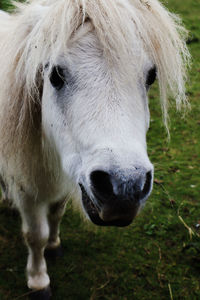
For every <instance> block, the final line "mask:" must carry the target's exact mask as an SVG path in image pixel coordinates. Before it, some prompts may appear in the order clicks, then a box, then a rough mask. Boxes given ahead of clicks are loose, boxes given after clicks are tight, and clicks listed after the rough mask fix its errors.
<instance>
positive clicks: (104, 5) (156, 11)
mask: <svg viewBox="0 0 200 300" xmlns="http://www.w3.org/2000/svg"><path fill="white" fill-rule="evenodd" d="M88 18H89V20H90V21H91V23H92V25H93V27H94V29H95V32H96V35H97V37H98V39H99V42H100V43H101V45H102V48H103V53H104V57H105V59H106V60H107V62H108V64H109V65H110V68H111V69H112V66H113V65H115V66H117V69H118V72H119V73H120V74H122V76H123V80H130V78H131V76H133V74H132V70H133V66H132V65H131V63H130V62H131V61H132V60H133V59H132V58H133V57H134V55H135V53H134V49H133V48H134V47H133V45H132V42H133V41H132V39H131V36H133V32H134V31H135V32H136V33H135V34H136V35H137V36H138V39H139V40H140V41H141V43H142V44H143V48H144V49H145V52H146V53H147V54H148V55H149V57H150V58H151V60H152V62H153V64H155V66H156V68H157V76H158V81H159V87H160V94H161V104H162V109H163V115H164V121H165V124H166V126H167V108H168V96H169V95H170V96H172V97H174V99H175V100H176V104H177V108H180V107H181V104H186V103H187V99H186V96H185V80H186V73H187V72H186V71H187V67H188V65H189V62H190V54H189V52H188V49H187V47H186V43H185V39H186V37H187V31H186V30H185V29H184V27H183V26H182V25H181V21H180V19H179V18H178V17H177V16H176V15H174V14H171V13H170V12H168V10H167V9H166V8H164V7H163V6H162V4H161V3H160V2H159V1H157V0H101V1H100V0H30V1H28V2H27V4H22V3H19V4H16V12H15V13H14V14H12V15H11V16H10V17H9V18H8V20H7V23H6V21H4V24H1V23H0V35H1V27H2V26H1V25H3V27H4V28H8V29H7V31H8V32H7V34H6V38H5V43H2V45H1V46H0V47H1V48H0V62H1V72H2V74H4V76H6V74H7V76H8V78H10V81H12V84H11V82H9V83H8V84H7V86H5V87H4V90H3V91H1V93H4V94H5V95H6V97H7V98H8V102H9V101H10V102H11V103H15V102H16V101H19V98H21V96H20V95H21V94H22V90H23V95H24V100H23V102H22V103H21V110H20V116H18V123H19V124H18V128H19V127H21V130H23V128H24V126H23V121H24V120H25V119H26V118H27V113H29V114H31V110H32V104H31V103H33V102H34V101H38V100H40V99H39V98H40V93H39V92H38V87H37V78H38V72H40V70H42V69H43V68H44V66H45V64H46V63H47V61H48V62H49V67H50V68H51V67H52V66H53V65H54V64H55V62H56V58H57V57H58V56H59V55H60V54H61V53H65V52H66V51H67V49H68V46H69V41H70V39H71V38H72V37H73V36H74V34H75V33H76V31H77V29H78V28H79V27H80V26H82V25H81V24H83V23H84V21H85V19H87V20H88ZM0 22H1V21H0ZM4 31H5V30H4ZM3 62H4V63H3ZM141 62H142V57H141ZM41 72H42V71H41ZM136 75H138V76H139V75H141V74H136ZM136 75H135V76H136ZM11 85H12V91H10V86H11ZM33 91H34V93H33ZM33 94H34V97H33V96H32V95H33ZM33 98H34V99H33ZM9 99H10V100H9ZM33 100H34V101H33Z"/></svg>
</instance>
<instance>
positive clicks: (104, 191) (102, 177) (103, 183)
mask: <svg viewBox="0 0 200 300" xmlns="http://www.w3.org/2000/svg"><path fill="white" fill-rule="evenodd" d="M90 180H91V183H92V188H93V189H94V190H95V192H97V193H98V195H99V196H110V195H112V193H113V187H112V183H111V181H110V175H109V174H108V173H106V172H104V171H99V170H97V171H93V172H92V173H91V175H90Z"/></svg>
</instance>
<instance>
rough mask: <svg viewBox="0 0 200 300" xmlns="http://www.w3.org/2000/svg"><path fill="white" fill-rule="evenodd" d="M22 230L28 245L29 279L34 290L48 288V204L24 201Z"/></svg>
mask: <svg viewBox="0 0 200 300" xmlns="http://www.w3.org/2000/svg"><path fill="white" fill-rule="evenodd" d="M23 204H24V205H23V206H21V208H20V212H21V216H22V231H23V234H24V238H25V241H26V244H27V247H28V252H29V254H28V262H27V279H28V283H27V284H28V287H29V288H30V289H33V290H42V289H46V288H47V287H48V286H49V283H50V280H49V276H48V274H47V267H46V261H45V258H44V249H45V247H46V244H47V242H48V238H49V225H48V220H47V206H45V205H42V206H41V204H38V203H31V204H30V203H28V205H27V203H23Z"/></svg>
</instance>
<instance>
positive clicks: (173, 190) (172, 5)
mask: <svg viewBox="0 0 200 300" xmlns="http://www.w3.org/2000/svg"><path fill="white" fill-rule="evenodd" d="M1 1H2V0H1ZM163 2H164V4H165V5H166V6H167V7H169V9H170V10H172V11H173V12H176V13H178V14H179V15H180V16H181V17H182V18H183V20H184V24H185V25H186V27H187V28H188V29H189V30H190V39H189V41H188V46H189V48H190V50H191V53H192V56H193V65H192V69H191V72H190V81H189V84H188V86H187V93H188V97H189V100H190V102H191V111H189V112H188V113H187V115H186V116H185V118H183V117H182V115H181V114H180V113H176V112H175V108H174V106H173V105H172V107H171V110H170V117H171V130H170V132H171V140H170V142H168V141H167V135H166V132H165V129H164V127H163V125H162V117H161V111H160V107H159V100H158V91H157V89H156V87H155V88H154V89H153V90H152V91H151V94H150V110H151V128H150V130H149V134H148V151H149V155H150V158H151V160H152V161H153V163H154V165H155V180H154V190H153V193H152V195H151V197H150V198H149V200H148V203H147V205H146V207H145V209H144V210H143V212H142V213H141V214H140V215H139V217H138V218H137V219H136V220H135V221H134V223H133V224H132V225H131V226H129V227H127V228H123V229H119V228H106V229H97V230H96V231H94V230H91V229H88V228H87V227H85V226H83V223H82V221H81V219H80V217H79V216H78V215H77V214H74V213H72V210H71V208H70V207H68V208H67V210H66V214H65V216H64V218H63V222H62V225H61V237H62V243H63V248H64V251H65V254H64V256H63V257H62V258H59V259H58V260H57V261H56V263H53V264H52V263H48V269H49V274H50V276H51V280H52V287H53V289H54V294H55V296H54V298H53V299H56V300H64V299H69V300H76V299H77V300H86V299H90V300H93V299H95V300H96V299H102V300H104V299H105V300H129V299H134V300H137V299H139V300H143V299H144V300H150V299H153V300H156V299H159V300H161V299H181V300H182V299H187V300H189V299H191V300H195V299H200V281H199V274H200V229H199V228H200V226H199V225H200V199H199V196H200V176H199V165H200V27H199V26H200V25H199V24H200V2H199V0H184V1H183V0H168V1H166V0H164V1H163ZM2 3H3V5H2ZM6 4H7V1H5V0H3V2H1V4H0V7H1V8H4V9H6V8H7V5H6ZM198 226H199V227H198ZM26 256H27V251H26V247H25V246H24V244H23V239H22V237H21V233H20V219H19V217H18V215H17V214H16V213H15V212H12V211H10V210H9V209H8V208H7V207H6V206H5V205H3V204H1V205H0V299H2V300H11V299H12V300H13V299H26V297H27V295H26V293H27V289H26V287H25V272H24V269H25V264H26Z"/></svg>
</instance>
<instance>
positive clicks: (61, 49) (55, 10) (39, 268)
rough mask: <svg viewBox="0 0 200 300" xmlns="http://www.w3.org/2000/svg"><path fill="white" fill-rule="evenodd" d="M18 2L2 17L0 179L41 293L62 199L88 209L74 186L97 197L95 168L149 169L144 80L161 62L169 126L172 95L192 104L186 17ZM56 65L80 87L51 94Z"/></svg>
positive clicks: (150, 5)
mask: <svg viewBox="0 0 200 300" xmlns="http://www.w3.org/2000/svg"><path fill="white" fill-rule="evenodd" d="M17 6H18V9H16V12H15V13H13V14H11V15H8V14H5V13H0V65H1V68H0V77H1V82H0V107H1V108H0V175H1V177H2V179H3V181H4V183H5V186H6V189H5V190H4V191H3V194H4V197H6V198H9V199H13V201H14V204H15V205H16V206H17V207H18V209H19V211H20V213H21V216H22V223H23V224H22V230H23V233H24V236H25V240H26V243H27V246H28V249H29V257H28V264H27V275H28V286H29V287H30V288H33V289H42V288H45V287H46V286H47V285H48V284H49V277H48V275H47V272H46V263H45V260H44V257H43V252H44V249H45V248H54V247H55V246H58V245H59V243H60V240H59V222H60V219H61V217H62V215H63V213H64V208H65V199H69V198H73V200H74V201H76V203H78V206H80V207H82V202H81V191H80V188H79V185H78V183H82V184H83V185H84V186H85V189H86V191H87V193H88V195H90V196H91V197H92V193H91V190H90V179H89V175H90V174H91V172H92V171H93V170H95V169H103V170H108V169H109V168H110V167H112V166H117V167H118V168H119V169H122V170H129V171H131V172H133V174H134V172H135V169H136V167H137V166H142V167H143V168H145V170H146V171H147V172H148V171H150V170H151V171H152V170H153V166H152V164H151V162H150V161H149V158H148V155H147V149H146V132H147V130H148V127H149V109H148V100H147V93H146V88H145V80H146V76H147V73H148V71H149V69H150V68H152V66H153V65H156V67H157V70H158V80H159V85H160V92H161V103H162V108H163V112H164V119H165V123H166V122H167V106H168V105H167V95H169V94H171V95H172V96H173V97H174V98H175V100H176V103H177V107H179V106H180V104H181V103H186V102H187V99H186V97H185V79H186V68H187V65H188V62H189V53H188V50H187V48H186V45H185V33H186V32H185V29H184V28H183V27H182V26H181V25H180V20H179V19H178V18H177V17H176V16H174V15H172V14H170V13H169V12H168V11H167V10H166V9H165V8H164V7H163V6H162V5H161V4H160V3H159V2H158V1H157V0H149V1H138V0H137V1H136V0H123V1H122V0H117V1H114V0H101V1H96V0H90V1H89V0H88V1H87V0H76V1H74V0H54V1H53V0H31V1H29V3H27V4H17ZM87 17H89V19H90V21H89V22H87V23H85V19H86V18H87ZM47 63H48V65H47ZM54 65H61V66H62V67H63V68H64V69H65V73H66V74H65V75H66V77H67V76H72V79H73V80H74V82H75V85H76V88H74V87H73V88H72V86H71V87H70V84H69V87H68V89H67V88H66V89H65V90H64V91H62V92H56V91H55V89H54V88H53V87H52V86H51V84H50V81H49V76H50V73H51V71H52V67H53V66H54ZM42 89H43V93H42V98H41V90H42ZM40 117H41V119H40ZM55 203H60V205H57V206H56V207H55V209H54V205H55ZM52 207H53V209H52Z"/></svg>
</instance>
